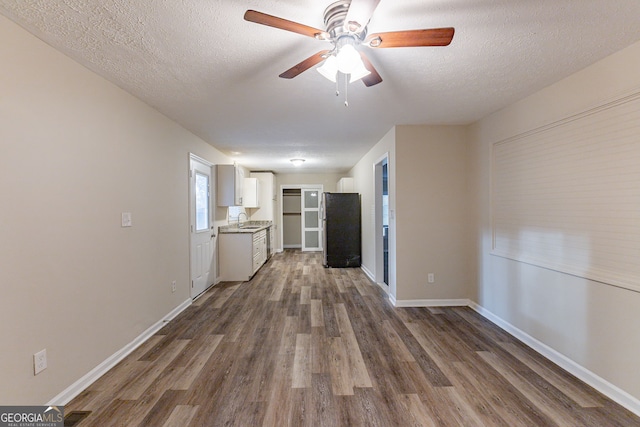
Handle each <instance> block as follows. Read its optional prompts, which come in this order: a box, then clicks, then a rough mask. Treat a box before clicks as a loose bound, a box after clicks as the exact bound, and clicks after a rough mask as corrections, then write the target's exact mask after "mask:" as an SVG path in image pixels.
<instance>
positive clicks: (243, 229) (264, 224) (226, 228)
mask: <svg viewBox="0 0 640 427" xmlns="http://www.w3.org/2000/svg"><path fill="white" fill-rule="evenodd" d="M271 226H273V221H245V222H241V223H240V226H239V227H238V225H237V224H232V225H223V226H221V227H218V233H226V234H230V233H256V232H258V231H262V230H265V229H267V228H269V227H271Z"/></svg>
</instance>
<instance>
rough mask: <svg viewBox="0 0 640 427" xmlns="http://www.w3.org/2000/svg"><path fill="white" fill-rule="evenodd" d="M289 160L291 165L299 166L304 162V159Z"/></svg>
mask: <svg viewBox="0 0 640 427" xmlns="http://www.w3.org/2000/svg"><path fill="white" fill-rule="evenodd" d="M289 161H290V162H291V163H293V166H300V165H302V164H303V163H304V159H291V160H289Z"/></svg>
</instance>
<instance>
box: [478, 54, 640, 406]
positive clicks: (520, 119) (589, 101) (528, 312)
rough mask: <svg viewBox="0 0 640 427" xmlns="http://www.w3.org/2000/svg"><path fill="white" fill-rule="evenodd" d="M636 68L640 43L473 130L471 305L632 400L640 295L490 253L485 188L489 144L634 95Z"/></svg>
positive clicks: (639, 79)
mask: <svg viewBox="0 0 640 427" xmlns="http://www.w3.org/2000/svg"><path fill="white" fill-rule="evenodd" d="M638 70H640V43H637V44H635V45H632V46H631V47H629V48H627V49H625V50H623V51H620V52H618V53H616V54H614V55H613V56H611V57H609V58H606V59H604V60H602V61H600V62H598V63H596V64H594V65H592V66H590V67H588V68H586V69H584V70H582V71H580V72H578V73H576V74H574V75H572V76H570V77H569V78H567V79H565V80H562V81H560V82H558V83H556V84H554V85H552V86H550V87H548V88H546V89H544V90H541V91H539V92H537V93H535V94H534V95H532V96H530V97H528V98H526V99H524V100H522V101H520V102H518V103H516V104H514V105H511V106H509V107H508V108H506V109H504V110H502V111H499V112H497V113H495V114H493V115H491V116H489V117H487V118H485V119H483V120H481V121H480V122H478V123H476V124H475V125H474V126H473V127H472V129H471V138H472V141H473V146H472V150H473V154H472V159H473V161H472V164H471V174H472V180H471V182H472V183H473V191H472V194H474V199H473V205H474V207H475V208H474V212H475V217H476V218H477V230H478V235H477V242H478V243H477V260H476V265H477V268H478V272H479V274H478V285H477V295H476V296H475V297H474V300H476V301H477V302H478V303H479V304H480V305H481V306H483V307H484V308H486V309H487V310H489V311H490V312H492V313H493V314H495V315H496V316H498V317H500V318H501V319H503V320H505V321H506V322H508V323H510V324H512V325H514V326H515V327H517V328H519V329H520V330H522V331H524V332H525V333H527V334H529V335H531V336H532V337H533V338H535V339H537V340H539V341H541V342H542V343H543V344H545V345H547V346H549V347H551V348H552V349H554V350H556V351H558V352H559V353H561V354H563V355H565V356H566V357H568V358H569V359H571V360H573V361H575V362H576V363H578V364H579V365H581V366H583V367H585V368H586V369H588V370H589V371H591V372H593V373H595V374H596V375H598V376H600V377H602V378H604V379H605V380H606V381H608V382H610V383H612V384H614V385H615V386H617V387H619V388H620V389H622V390H624V391H626V392H627V393H629V394H631V395H632V396H634V397H635V398H636V399H640V371H639V370H638V369H637V364H638V355H639V354H640V334H638V330H639V329H640V315H639V314H638V313H640V294H639V293H637V292H633V291H630V290H625V289H620V288H615V287H612V286H609V285H606V284H602V283H598V282H593V281H589V280H586V279H583V278H580V277H575V276H570V275H567V274H562V273H559V272H555V271H551V270H547V269H544V268H539V267H535V266H532V265H527V264H523V263H519V262H516V261H511V260H508V259H504V258H500V257H497V256H492V255H491V254H490V250H491V221H490V194H489V189H490V174H491V169H490V168H491V161H490V155H491V146H492V144H493V143H495V142H498V141H501V140H503V139H505V138H509V137H512V136H515V135H518V134H521V133H523V132H527V131H529V130H532V129H535V128H537V127H539V126H542V125H546V124H550V123H553V122H556V121H558V120H561V119H563V118H565V117H569V116H572V115H574V114H577V113H580V112H583V111H586V110H589V109H591V108H593V107H595V106H598V105H602V104H603V103H604V102H606V101H607V100H611V99H614V98H619V97H621V96H622V95H624V94H625V93H629V92H638V90H640V73H639V72H638ZM611 167H612V169H615V168H616V165H611ZM561 231H562V230H554V232H555V233H558V232H561Z"/></svg>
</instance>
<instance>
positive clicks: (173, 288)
mask: <svg viewBox="0 0 640 427" xmlns="http://www.w3.org/2000/svg"><path fill="white" fill-rule="evenodd" d="M175 291H176V281H175V280H174V281H173V282H171V292H172V293H173V292H175Z"/></svg>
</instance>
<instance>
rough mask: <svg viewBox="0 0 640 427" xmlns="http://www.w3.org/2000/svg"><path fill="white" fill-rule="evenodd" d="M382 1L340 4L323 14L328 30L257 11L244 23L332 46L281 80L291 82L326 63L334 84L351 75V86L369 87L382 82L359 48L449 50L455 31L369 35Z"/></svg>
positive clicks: (325, 69)
mask: <svg viewBox="0 0 640 427" xmlns="http://www.w3.org/2000/svg"><path fill="white" fill-rule="evenodd" d="M378 3H380V0H339V1H336V2H334V3H332V4H331V5H329V7H327V8H326V9H325V11H324V24H325V27H326V28H325V30H320V29H317V28H313V27H309V26H307V25H304V24H300V23H297V22H293V21H289V20H286V19H283V18H278V17H276V16H272V15H267V14H266V13H262V12H257V11H255V10H247V11H246V12H245V14H244V19H245V20H247V21H250V22H255V23H256V24H261V25H267V26H270V27H274V28H279V29H281V30H285V31H291V32H294V33H298V34H302V35H303V36H308V37H313V38H314V39H317V40H324V41H328V42H330V43H331V44H332V45H333V47H332V48H331V49H324V50H321V51H320V52H318V53H316V54H314V55H311V56H310V57H308V58H307V59H305V60H304V61H302V62H300V63H299V64H297V65H294V66H293V67H291V68H290V69H288V70H287V71H285V72H284V73H282V74H280V77H282V78H284V79H292V78H294V77H296V76H298V75H299V74H301V73H302V72H304V71H306V70H308V69H309V68H311V67H313V66H315V65H317V64H319V63H320V62H323V61H324V64H323V65H322V66H321V67H318V71H319V72H320V73H321V74H322V75H323V76H325V77H326V78H328V79H329V80H331V81H334V82H335V81H336V78H337V75H338V73H342V74H346V75H349V78H350V80H349V81H350V82H353V81H356V80H359V79H362V81H363V83H364V84H365V85H366V86H373V85H376V84H378V83H380V82H382V77H380V74H378V72H377V71H376V69H375V68H374V66H373V65H372V64H371V61H369V59H368V58H367V56H366V55H365V53H364V52H362V51H361V50H359V49H358V47H359V46H360V45H363V46H367V47H370V48H376V49H379V48H393V47H419V46H448V45H449V44H450V43H451V40H452V39H453V34H454V32H455V30H454V28H451V27H448V28H432V29H423V30H404V31H391V32H386V33H374V34H367V25H368V24H369V20H370V19H371V16H372V15H373V12H374V11H375V9H376V7H377V6H378Z"/></svg>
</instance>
